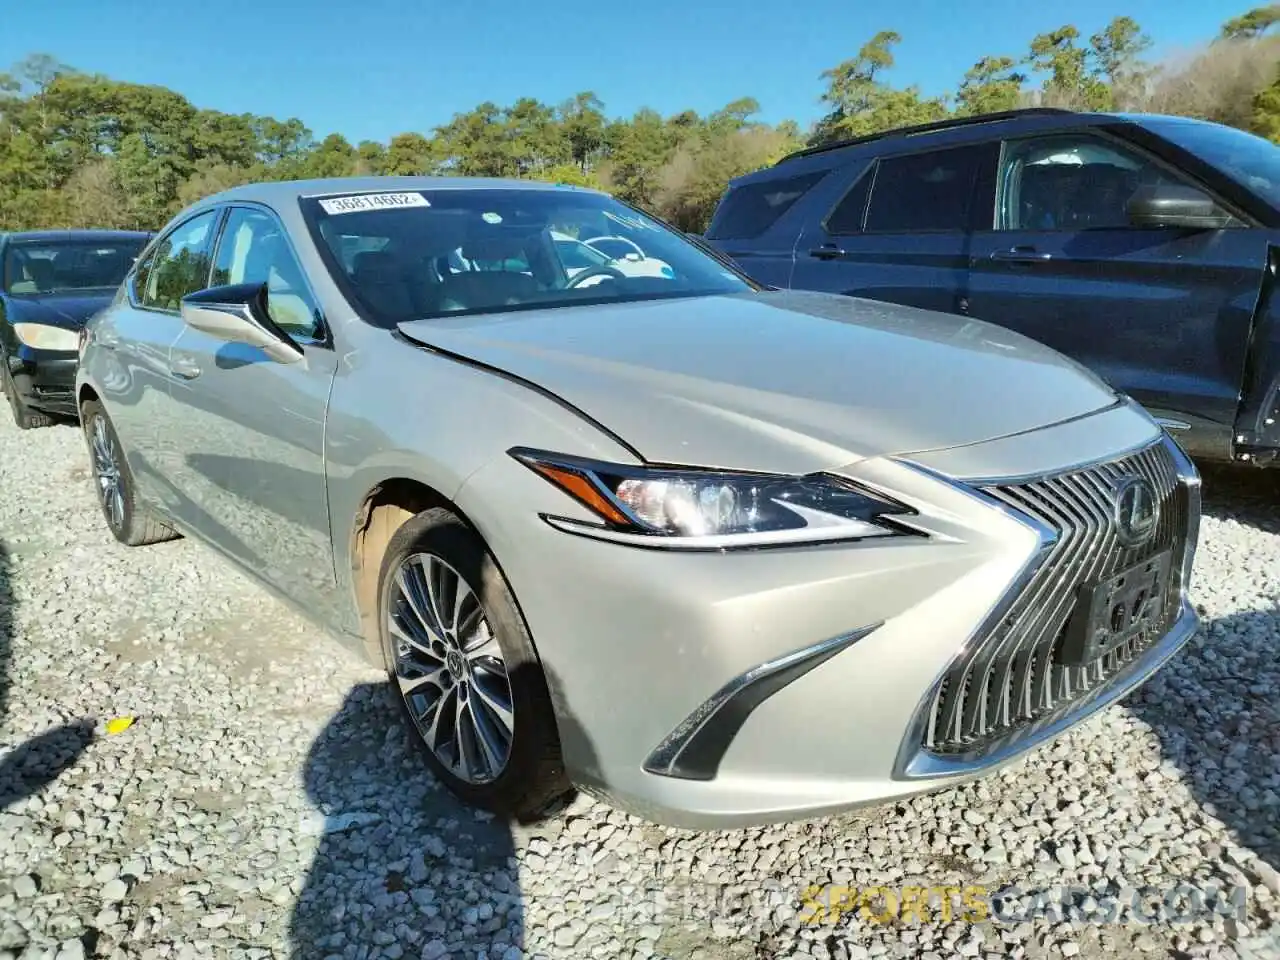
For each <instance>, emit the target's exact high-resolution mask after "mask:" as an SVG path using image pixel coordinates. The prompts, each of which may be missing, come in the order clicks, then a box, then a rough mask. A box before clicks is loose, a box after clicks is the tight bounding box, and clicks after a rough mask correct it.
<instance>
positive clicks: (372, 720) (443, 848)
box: [290, 683, 594, 960]
mask: <svg viewBox="0 0 1280 960" xmlns="http://www.w3.org/2000/svg"><path fill="white" fill-rule="evenodd" d="M566 726H567V727H568V728H569V729H566ZM560 727H561V735H562V736H564V737H566V739H572V742H573V743H574V744H575V745H576V748H577V749H578V750H579V751H581V750H582V749H584V748H585V749H587V750H589V749H590V745H589V741H587V739H586V737H585V735H584V734H583V733H582V732H581V731H578V730H577V725H576V724H574V723H572V722H570V723H568V724H567V725H566V724H565V722H564V718H563V717H562V718H561V723H560ZM588 755H590V754H588ZM591 765H592V766H593V767H594V761H592V764H591ZM304 778H305V783H306V790H307V796H308V799H309V800H310V801H311V804H312V805H313V806H314V807H315V808H316V809H317V810H319V811H321V812H322V813H323V814H324V815H325V817H326V818H327V820H328V822H329V828H330V829H331V830H332V832H327V833H324V835H323V836H322V837H321V839H320V842H319V846H318V849H317V850H316V854H315V858H314V860H313V862H312V864H311V869H310V871H309V872H308V875H307V879H306V885H305V887H304V888H303V890H302V892H301V894H300V895H299V897H298V899H297V902H296V905H295V907H294V912H293V917H292V921H291V924H290V942H291V944H292V956H293V958H294V960H323V958H326V957H343V956H348V957H349V956H353V955H354V956H361V957H363V956H366V955H368V956H376V955H381V956H384V957H390V956H399V955H402V956H404V957H406V958H414V960H417V958H419V957H425V958H436V957H441V956H444V955H445V954H446V953H448V954H449V955H450V956H454V957H457V956H463V955H466V956H475V955H476V954H477V953H478V952H480V951H483V953H482V954H481V955H487V956H488V957H489V958H490V960H503V958H511V957H520V956H523V955H524V914H525V910H524V899H523V896H522V893H521V890H520V885H519V874H518V870H517V866H516V861H515V856H516V844H515V833H516V832H517V831H520V830H522V829H523V830H529V831H536V830H537V829H538V827H537V825H536V824H525V825H522V826H521V825H516V824H514V823H511V822H508V821H505V820H503V819H501V818H497V817H491V816H489V815H488V814H484V813H480V812H478V811H476V810H475V809H473V808H471V807H469V806H466V805H464V804H463V803H461V802H460V801H458V800H456V799H455V798H454V797H453V795H452V794H450V793H449V792H448V791H447V790H446V789H445V788H444V787H443V786H442V785H440V784H439V783H438V782H437V781H436V780H435V778H434V777H433V775H432V774H431V772H430V770H429V768H428V766H427V762H426V759H425V758H424V757H423V756H422V753H421V747H420V746H419V743H418V741H417V739H416V736H415V735H414V734H411V733H410V731H409V729H408V725H407V724H406V723H404V722H403V721H402V720H401V719H400V705H399V703H398V702H396V697H395V694H394V692H393V691H392V690H391V689H390V687H389V686H388V685H387V684H381V683H379V684H361V685H359V686H357V687H354V688H353V689H352V690H351V691H350V692H349V693H348V694H347V697H346V700H345V701H344V702H343V705H342V708H341V709H340V710H339V711H338V712H337V713H336V714H335V715H334V717H333V719H332V720H330V722H329V724H328V726H327V727H326V728H325V729H324V731H323V732H322V733H321V734H320V736H319V737H317V738H316V741H315V743H314V744H313V745H312V748H311V752H310V754H309V755H308V757H307V761H306V768H305V771H304ZM569 799H571V798H566V802H568V800H569ZM559 809H562V805H557V807H556V808H555V810H553V811H549V812H548V814H547V816H548V817H552V816H554V815H555V812H556V811H557V810H559ZM365 814H372V815H373V816H371V817H361V818H360V819H357V820H356V821H355V822H354V823H349V822H344V821H343V815H365ZM361 820H363V822H361ZM344 827H347V829H343V828H344ZM464 944H465V950H464V949H462V947H463V945H464ZM397 947H398V948H399V949H400V951H401V952H400V953H396V949H397ZM379 951H381V952H380V953H379ZM388 951H390V952H388Z"/></svg>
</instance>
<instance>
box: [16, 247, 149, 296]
mask: <svg viewBox="0 0 1280 960" xmlns="http://www.w3.org/2000/svg"><path fill="white" fill-rule="evenodd" d="M135 252H136V251H128V250H125V249H122V248H119V247H107V248H96V247H90V246H87V245H84V244H77V245H73V246H72V245H69V246H63V247H58V248H56V249H50V248H47V247H43V248H41V249H40V250H39V251H38V255H35V256H32V255H31V254H30V253H28V252H26V251H23V250H21V249H20V248H15V249H13V250H10V252H9V256H8V258H7V259H8V262H7V263H6V264H5V276H6V277H7V278H8V279H9V281H10V282H9V287H8V290H9V292H10V293H16V294H36V293H49V292H52V291H54V290H83V289H91V288H98V287H114V286H116V285H117V284H118V283H120V281H121V280H122V279H123V278H124V275H125V273H127V272H128V270H129V266H130V265H131V264H132V263H133V253H135Z"/></svg>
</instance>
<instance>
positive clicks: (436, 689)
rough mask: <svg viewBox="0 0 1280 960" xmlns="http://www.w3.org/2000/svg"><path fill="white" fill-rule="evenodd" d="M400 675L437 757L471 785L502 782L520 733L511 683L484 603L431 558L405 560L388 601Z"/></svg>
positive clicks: (418, 724) (398, 678)
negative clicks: (500, 778) (500, 780)
mask: <svg viewBox="0 0 1280 960" xmlns="http://www.w3.org/2000/svg"><path fill="white" fill-rule="evenodd" d="M388 609H389V611H390V612H389V617H390V623H389V628H390V633H391V640H392V644H393V648H394V651H395V677H396V682H397V684H398V685H399V688H400V695H401V696H402V697H403V698H404V701H405V705H406V706H407V707H408V709H409V714H410V716H411V717H412V718H413V723H414V726H415V727H416V728H417V731H418V734H419V735H420V736H421V737H422V739H423V741H424V742H425V743H426V745H427V746H428V747H429V748H430V749H431V752H432V753H434V754H435V756H436V758H437V759H438V760H439V761H440V762H441V763H442V764H443V765H444V766H445V768H446V769H448V770H449V771H450V772H451V773H453V775H454V776H456V777H458V778H459V779H460V780H463V781H465V782H467V783H470V784H481V783H489V782H492V781H493V780H495V779H497V777H498V776H499V775H500V774H501V773H502V771H503V769H504V768H505V767H506V765H507V760H508V758H509V757H510V754H511V743H512V740H513V738H514V735H515V718H514V712H513V707H512V697H511V683H510V679H509V677H508V674H507V664H506V661H505V660H504V658H503V655H502V648H501V647H500V646H499V644H498V639H497V637H496V636H494V634H493V631H492V629H491V628H490V625H489V621H488V619H487V618H486V617H485V614H484V610H483V608H482V607H481V606H480V598H479V597H478V596H477V595H476V593H475V591H474V590H473V589H472V588H471V586H470V585H469V584H468V583H467V582H466V580H464V579H463V578H462V576H461V575H460V574H459V573H458V571H457V570H455V569H454V568H453V567H452V566H450V565H449V564H448V563H446V562H445V561H444V560H442V559H441V558H440V557H437V556H435V555H434V554H430V553H415V554H411V555H410V556H408V557H406V558H405V560H404V561H403V562H402V563H401V564H400V567H399V568H398V569H397V570H396V574H395V580H394V582H393V583H392V585H391V597H390V603H389V604H388Z"/></svg>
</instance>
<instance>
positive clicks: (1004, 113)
mask: <svg viewBox="0 0 1280 960" xmlns="http://www.w3.org/2000/svg"><path fill="white" fill-rule="evenodd" d="M1075 112H1076V111H1075V110H1066V109H1063V108H1061V107H1022V108H1020V109H1017V110H1000V111H997V112H995V113H979V114H976V115H974V116H972V117H947V118H946V119H945V120H934V121H933V122H931V123H921V124H917V125H915V126H912V127H895V128H893V129H892V130H881V131H880V132H879V133H869V134H867V135H866V136H863V137H849V138H847V139H844V140H833V141H832V142H831V143H821V144H818V145H817V146H814V147H805V148H804V149H803V150H797V151H795V152H794V153H789V154H787V155H786V156H785V157H783V158H782V159H781V160H779V161H778V162H777V163H775V164H774V166H777V165H778V164H779V163H786V162H787V161H788V160H795V159H797V158H799V157H811V156H813V155H814V154H817V153H826V152H827V151H829V150H839V149H841V148H842V147H852V146H856V145H858V144H860V143H871V142H872V141H875V140H884V139H886V138H888V137H908V136H911V135H913V134H917V133H932V132H933V131H935V130H950V129H952V128H953V127H967V126H970V125H971V124H977V123H995V122H996V121H998V120H1013V119H1014V118H1016V117H1034V116H1063V115H1065V114H1069V113H1075Z"/></svg>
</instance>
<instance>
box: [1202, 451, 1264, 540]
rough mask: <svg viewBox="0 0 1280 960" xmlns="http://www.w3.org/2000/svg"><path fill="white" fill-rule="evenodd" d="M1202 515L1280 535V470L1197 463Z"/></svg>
mask: <svg viewBox="0 0 1280 960" xmlns="http://www.w3.org/2000/svg"><path fill="white" fill-rule="evenodd" d="M1197 466H1198V467H1199V469H1200V478H1201V481H1202V483H1203V487H1202V489H1203V492H1204V512H1205V514H1206V515H1207V516H1210V517H1214V518H1216V519H1218V520H1234V521H1236V522H1237V523H1243V524H1245V525H1246V526H1250V527H1254V528H1256V529H1258V530H1267V531H1269V532H1271V533H1280V467H1276V468H1267V469H1259V468H1257V467H1231V466H1226V465H1224V464H1218V463H1199V464H1197Z"/></svg>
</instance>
